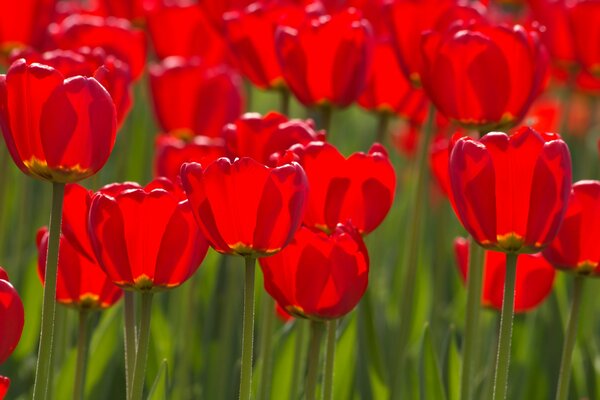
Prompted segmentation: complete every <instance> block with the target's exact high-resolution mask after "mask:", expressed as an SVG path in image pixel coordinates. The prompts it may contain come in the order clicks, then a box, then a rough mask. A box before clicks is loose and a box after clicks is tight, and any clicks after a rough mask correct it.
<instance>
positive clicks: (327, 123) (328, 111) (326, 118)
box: [321, 104, 333, 141]
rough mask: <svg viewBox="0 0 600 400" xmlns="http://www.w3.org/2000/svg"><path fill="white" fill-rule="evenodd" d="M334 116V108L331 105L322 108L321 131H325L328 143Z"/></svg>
mask: <svg viewBox="0 0 600 400" xmlns="http://www.w3.org/2000/svg"><path fill="white" fill-rule="evenodd" d="M332 116H333V108H332V107H331V105H329V104H326V105H322V106H321V129H324V130H325V132H326V133H327V141H330V137H331V119H332Z"/></svg>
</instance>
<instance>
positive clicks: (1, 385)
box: [0, 376, 10, 400]
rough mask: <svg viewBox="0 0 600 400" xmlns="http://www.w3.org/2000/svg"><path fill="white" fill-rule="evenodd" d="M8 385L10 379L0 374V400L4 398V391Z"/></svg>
mask: <svg viewBox="0 0 600 400" xmlns="http://www.w3.org/2000/svg"><path fill="white" fill-rule="evenodd" d="M9 386H10V379H8V378H7V377H5V376H0V400H2V399H4V396H6V392H8V388H9Z"/></svg>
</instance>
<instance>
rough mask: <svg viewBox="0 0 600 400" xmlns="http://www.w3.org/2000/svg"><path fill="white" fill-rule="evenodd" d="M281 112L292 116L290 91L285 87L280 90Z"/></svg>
mask: <svg viewBox="0 0 600 400" xmlns="http://www.w3.org/2000/svg"><path fill="white" fill-rule="evenodd" d="M279 112H281V113H282V114H283V115H289V114H290V91H289V90H288V88H285V87H283V88H281V89H279Z"/></svg>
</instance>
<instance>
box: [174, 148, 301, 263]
mask: <svg viewBox="0 0 600 400" xmlns="http://www.w3.org/2000/svg"><path fill="white" fill-rule="evenodd" d="M181 180H182V183H183V188H184V189H185V192H186V194H187V196H188V198H189V199H190V204H191V206H192V210H193V212H194V216H195V217H196V220H197V221H198V224H199V225H200V229H201V230H202V233H204V235H205V236H206V238H207V239H208V241H209V243H210V245H211V246H212V247H213V248H214V249H215V250H217V251H218V252H220V253H228V254H239V255H242V256H249V255H252V256H256V255H258V256H266V255H270V254H273V253H276V252H278V251H280V250H281V249H282V248H283V247H285V245H286V244H287V243H288V242H289V241H290V240H291V239H292V237H293V236H294V233H295V232H296V230H297V229H298V228H299V227H300V223H301V221H302V215H303V213H304V204H305V200H306V197H307V191H308V183H307V181H306V175H305V173H304V171H303V170H302V168H301V167H300V165H298V164H297V163H291V164H286V165H284V166H281V167H278V168H268V167H266V166H264V165H262V164H260V163H258V162H257V161H255V160H253V159H251V158H247V157H243V158H240V159H236V160H235V161H233V162H231V161H230V160H229V159H227V158H219V159H218V160H216V161H215V162H213V163H212V164H209V165H208V166H207V167H205V168H204V169H203V168H202V167H201V166H200V164H197V163H191V164H184V165H183V167H181Z"/></svg>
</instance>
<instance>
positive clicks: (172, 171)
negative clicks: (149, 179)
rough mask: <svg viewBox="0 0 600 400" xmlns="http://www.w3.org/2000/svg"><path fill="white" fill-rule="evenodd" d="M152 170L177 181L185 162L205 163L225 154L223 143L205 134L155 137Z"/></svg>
mask: <svg viewBox="0 0 600 400" xmlns="http://www.w3.org/2000/svg"><path fill="white" fill-rule="evenodd" d="M155 147H156V150H155V156H154V171H155V175H156V176H164V177H166V178H168V179H169V180H171V181H173V182H177V181H179V171H180V170H181V166H182V165H183V164H184V163H186V162H197V163H200V164H202V165H207V164H210V163H211V162H213V161H214V160H216V159H217V158H219V157H223V156H224V155H225V144H224V142H223V139H221V138H209V137H206V136H194V137H191V138H190V137H178V136H177V135H170V134H164V135H159V136H158V137H157V138H156V143H155Z"/></svg>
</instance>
